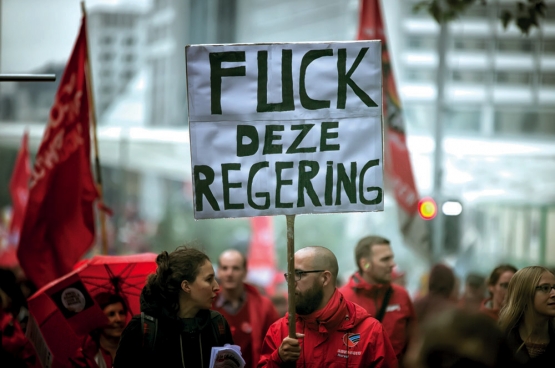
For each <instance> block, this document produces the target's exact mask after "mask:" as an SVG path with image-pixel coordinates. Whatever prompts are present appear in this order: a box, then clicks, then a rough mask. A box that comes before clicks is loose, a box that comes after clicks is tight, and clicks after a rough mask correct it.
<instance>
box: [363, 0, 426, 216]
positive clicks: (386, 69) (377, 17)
mask: <svg viewBox="0 0 555 368" xmlns="http://www.w3.org/2000/svg"><path fill="white" fill-rule="evenodd" d="M361 1H362V4H361V9H360V28H359V31H358V39H359V40H367V39H379V40H381V41H382V67H383V81H384V86H383V92H384V101H383V106H384V110H385V116H386V126H387V134H386V137H387V142H386V145H387V147H386V150H387V153H388V156H389V157H387V161H386V166H385V170H386V174H387V176H388V179H389V181H390V183H391V184H392V186H393V191H394V193H395V199H396V200H397V203H398V204H399V206H400V207H401V208H402V209H403V210H404V211H405V212H406V213H407V214H408V215H409V216H413V215H414V214H416V212H417V205H418V198H419V197H418V192H417V190H416V185H415V184H414V177H413V174H412V167H411V163H410V158H409V151H408V149H407V142H406V138H405V123H404V121H403V117H402V109H401V101H400V100H399V96H398V95H397V89H396V88H395V79H394V76H393V68H392V65H391V62H390V59H389V53H388V52H387V42H386V37H385V32H384V28H383V21H382V19H383V17H382V12H381V9H380V2H379V0H361Z"/></svg>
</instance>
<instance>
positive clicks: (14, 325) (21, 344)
mask: <svg viewBox="0 0 555 368" xmlns="http://www.w3.org/2000/svg"><path fill="white" fill-rule="evenodd" d="M0 366H2V367H4V366H6V367H15V366H17V367H32V368H35V367H36V368H39V367H42V364H41V363H40V362H39V359H38V357H37V353H36V351H35V347H34V346H33V344H32V343H31V342H30V341H29V339H27V337H26V336H25V333H23V330H22V329H21V326H20V325H19V322H17V320H16V319H15V318H14V317H13V315H12V314H11V313H8V312H5V311H3V310H0Z"/></svg>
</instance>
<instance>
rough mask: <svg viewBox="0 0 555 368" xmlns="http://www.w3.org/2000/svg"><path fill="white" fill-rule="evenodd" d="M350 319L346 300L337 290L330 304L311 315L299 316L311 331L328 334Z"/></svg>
mask: <svg viewBox="0 0 555 368" xmlns="http://www.w3.org/2000/svg"><path fill="white" fill-rule="evenodd" d="M346 317H348V311H347V304H346V303H345V298H344V297H343V295H341V293H340V292H339V291H337V289H335V291H334V292H333V295H332V296H331V298H330V300H329V301H328V304H326V306H325V307H324V308H322V309H320V310H317V311H315V312H313V313H311V314H309V315H304V316H303V315H299V320H300V321H301V322H304V324H305V326H306V327H307V328H309V329H311V330H315V331H318V332H320V333H328V332H330V331H334V330H336V329H337V327H338V326H339V324H341V322H343V321H345V319H346Z"/></svg>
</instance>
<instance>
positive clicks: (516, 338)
mask: <svg viewBox="0 0 555 368" xmlns="http://www.w3.org/2000/svg"><path fill="white" fill-rule="evenodd" d="M549 327H550V328H549V345H547V348H546V349H545V352H544V353H543V354H542V355H540V356H537V357H535V358H530V355H529V354H528V350H527V349H526V346H525V345H523V344H522V339H521V338H520V334H519V332H518V327H515V328H513V329H512V330H511V331H510V332H509V334H508V335H507V342H508V343H509V346H510V348H511V350H512V351H513V353H514V354H515V357H516V359H517V360H518V361H519V362H520V363H521V366H522V367H523V368H528V367H529V368H544V367H550V368H551V367H554V366H555V329H554V328H553V326H552V325H551V324H550V326H549Z"/></svg>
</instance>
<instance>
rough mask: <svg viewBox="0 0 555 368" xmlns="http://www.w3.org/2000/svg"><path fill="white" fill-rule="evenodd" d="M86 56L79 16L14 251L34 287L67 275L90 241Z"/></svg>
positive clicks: (91, 192) (91, 183)
mask: <svg viewBox="0 0 555 368" xmlns="http://www.w3.org/2000/svg"><path fill="white" fill-rule="evenodd" d="M86 56H87V36H86V23H85V18H83V20H82V22H81V29H80V31H79V35H78V37H77V41H76V42H75V46H74V48H73V52H72V54H71V56H70V59H69V61H68V63H67V66H66V69H65V71H64V75H63V77H62V80H61V82H60V86H59V88H58V91H57V93H56V98H55V101H54V105H53V106H52V109H51V110H50V119H49V121H48V124H47V126H46V130H45V132H44V136H43V138H42V142H41V144H40V147H39V151H38V153H37V157H36V159H35V165H34V167H33V172H32V174H31V182H30V191H29V201H28V204H27V210H26V213H25V219H24V222H23V228H22V232H21V237H20V241H19V247H18V250H17V257H18V258H19V263H20V265H21V267H22V268H23V271H24V272H25V274H26V275H27V277H28V278H29V279H30V280H31V281H33V282H34V283H35V284H36V285H37V287H39V288H40V287H41V286H43V285H45V284H47V283H48V282H50V281H52V280H54V279H56V278H58V277H61V276H63V275H64V274H66V273H68V272H70V271H71V270H72V267H73V265H74V264H75V262H77V261H78V260H79V258H81V257H82V256H83V254H84V253H85V252H86V251H87V250H88V249H89V248H90V247H91V245H92V243H93V240H94V212H93V202H94V200H95V199H96V198H97V196H98V193H97V191H96V188H95V184H94V180H93V176H92V173H91V168H90V137H89V104H88V95H87V88H86V80H85V61H86Z"/></svg>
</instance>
